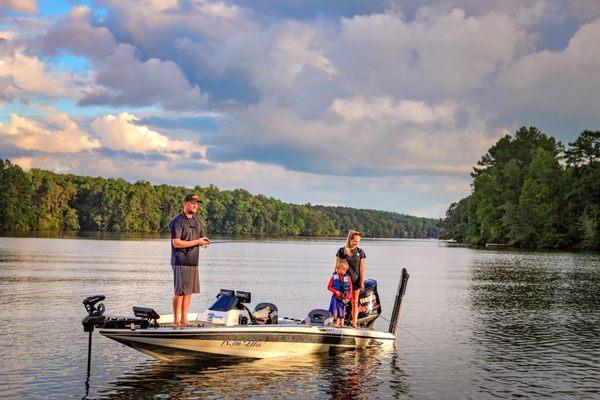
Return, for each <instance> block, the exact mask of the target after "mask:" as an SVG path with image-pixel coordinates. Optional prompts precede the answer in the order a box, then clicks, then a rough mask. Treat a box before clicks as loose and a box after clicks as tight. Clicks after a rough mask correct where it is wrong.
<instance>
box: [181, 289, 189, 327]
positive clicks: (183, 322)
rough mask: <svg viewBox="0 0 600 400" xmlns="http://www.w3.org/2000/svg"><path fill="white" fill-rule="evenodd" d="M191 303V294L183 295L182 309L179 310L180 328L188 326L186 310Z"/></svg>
mask: <svg viewBox="0 0 600 400" xmlns="http://www.w3.org/2000/svg"><path fill="white" fill-rule="evenodd" d="M191 301H192V294H191V293H190V294H184V295H183V308H182V310H181V326H188V319H187V315H188V310H189V309H190V302H191Z"/></svg>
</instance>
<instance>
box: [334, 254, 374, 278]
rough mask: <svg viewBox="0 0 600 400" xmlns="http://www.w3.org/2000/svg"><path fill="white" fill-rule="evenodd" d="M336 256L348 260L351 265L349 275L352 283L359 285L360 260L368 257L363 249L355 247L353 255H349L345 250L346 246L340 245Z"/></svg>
mask: <svg viewBox="0 0 600 400" xmlns="http://www.w3.org/2000/svg"><path fill="white" fill-rule="evenodd" d="M336 256H337V257H338V258H341V259H343V260H346V261H348V265H349V266H350V268H348V275H350V278H352V284H353V285H354V286H357V284H358V282H360V260H362V259H363V258H367V255H366V254H365V252H364V251H363V249H361V248H360V247H357V248H356V249H354V251H353V252H352V255H351V256H347V255H346V253H345V252H344V248H343V247H340V249H339V250H338V252H337V254H336Z"/></svg>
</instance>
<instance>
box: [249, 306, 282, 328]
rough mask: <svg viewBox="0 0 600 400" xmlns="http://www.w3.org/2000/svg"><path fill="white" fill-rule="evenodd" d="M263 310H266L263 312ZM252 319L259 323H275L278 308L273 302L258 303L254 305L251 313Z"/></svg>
mask: <svg viewBox="0 0 600 400" xmlns="http://www.w3.org/2000/svg"><path fill="white" fill-rule="evenodd" d="M265 310H268V311H267V312H265ZM252 316H253V317H254V321H255V322H256V323H257V324H259V325H270V324H276V323H277V317H278V310H277V306H276V305H275V304H273V303H258V304H257V305H256V306H255V307H254V312H253V313H252Z"/></svg>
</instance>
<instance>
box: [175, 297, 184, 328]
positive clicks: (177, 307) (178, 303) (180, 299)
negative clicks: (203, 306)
mask: <svg viewBox="0 0 600 400" xmlns="http://www.w3.org/2000/svg"><path fill="white" fill-rule="evenodd" d="M183 298H184V295H174V296H173V326H175V328H178V327H179V320H180V319H181V309H182V306H183Z"/></svg>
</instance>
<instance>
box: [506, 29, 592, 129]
mask: <svg viewBox="0 0 600 400" xmlns="http://www.w3.org/2000/svg"><path fill="white" fill-rule="evenodd" d="M598 37H600V19H597V20H595V21H594V22H590V23H588V24H585V25H583V26H582V27H581V28H580V29H579V30H578V31H577V32H576V33H575V35H574V36H573V37H572V38H571V40H570V41H569V45H568V46H567V47H566V48H565V49H564V50H563V51H548V50H543V51H539V52H535V53H531V54H527V55H525V56H523V57H521V58H519V59H517V60H515V61H514V62H513V63H511V64H510V65H508V66H507V67H506V68H505V69H504V70H503V71H502V73H500V74H499V75H498V77H497V78H496V79H495V81H494V83H495V87H494V90H495V91H496V93H497V97H495V98H494V100H499V101H498V103H497V104H500V105H502V108H503V109H505V110H507V111H510V112H521V111H523V112H525V113H535V114H537V115H540V114H541V115H546V116H551V115H558V116H562V117H571V118H573V117H593V116H598V115H599V114H600V90H599V88H600V75H599V74H598V71H600V52H599V51H593V50H592V49H595V48H597V44H598V43H597V42H598Z"/></svg>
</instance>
